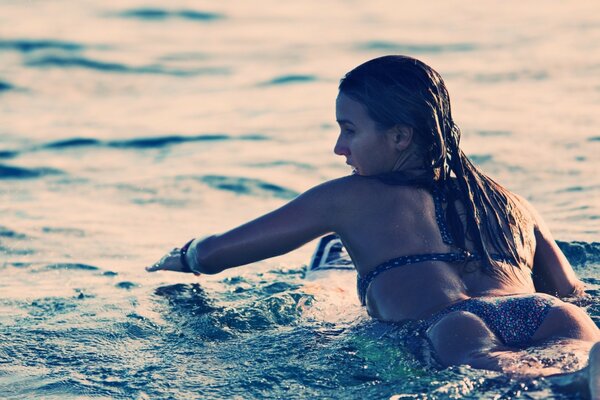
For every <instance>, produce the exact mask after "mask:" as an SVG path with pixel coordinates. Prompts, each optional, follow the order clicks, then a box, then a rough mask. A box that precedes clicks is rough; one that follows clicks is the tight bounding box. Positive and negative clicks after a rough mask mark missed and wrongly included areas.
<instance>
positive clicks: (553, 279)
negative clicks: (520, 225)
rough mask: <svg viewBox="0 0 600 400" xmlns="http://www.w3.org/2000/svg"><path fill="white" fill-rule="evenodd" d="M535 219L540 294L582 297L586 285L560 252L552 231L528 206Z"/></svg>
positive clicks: (535, 276) (536, 274) (536, 282)
mask: <svg viewBox="0 0 600 400" xmlns="http://www.w3.org/2000/svg"><path fill="white" fill-rule="evenodd" d="M528 208H529V209H530V212H531V213H532V215H533V217H534V218H535V240H536V247H535V257H534V260H533V282H534V285H535V289H536V291H538V292H544V293H548V294H552V295H554V296H558V297H566V296H581V295H583V294H585V292H584V288H585V285H584V284H583V282H581V281H580V280H579V278H577V276H576V275H575V271H573V268H572V267H571V264H570V263H569V260H567V258H566V257H565V255H564V254H563V252H562V251H561V250H560V248H559V247H558V245H557V244H556V241H555V240H554V237H553V236H552V233H551V232H550V229H548V227H547V226H546V223H545V222H544V220H543V219H542V217H541V216H540V215H539V214H538V213H537V211H536V210H535V209H534V208H533V206H531V205H530V204H528Z"/></svg>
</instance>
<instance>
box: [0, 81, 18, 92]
mask: <svg viewBox="0 0 600 400" xmlns="http://www.w3.org/2000/svg"><path fill="white" fill-rule="evenodd" d="M14 88H15V87H14V86H13V85H11V84H10V83H8V82H5V81H0V93H1V92H7V91H9V90H13V89H14Z"/></svg>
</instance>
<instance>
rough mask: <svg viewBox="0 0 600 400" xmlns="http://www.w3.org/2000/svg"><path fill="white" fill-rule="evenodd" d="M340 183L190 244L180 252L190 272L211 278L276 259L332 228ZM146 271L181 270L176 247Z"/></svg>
mask: <svg viewBox="0 0 600 400" xmlns="http://www.w3.org/2000/svg"><path fill="white" fill-rule="evenodd" d="M344 179H345V178H341V179H337V180H334V181H330V182H326V183H324V184H321V185H319V186H316V187H314V188H312V189H310V190H308V191H307V192H305V193H303V194H302V195H300V196H298V197H297V198H296V199H294V200H292V201H291V202H289V203H287V204H286V205H284V206H283V207H281V208H279V209H277V210H275V211H273V212H270V213H268V214H266V215H264V216H262V217H259V218H257V219H255V220H253V221H250V222H248V223H246V224H244V225H241V226H239V227H237V228H235V229H232V230H230V231H228V232H225V233H223V234H220V235H213V236H209V237H207V238H205V239H202V240H200V239H197V240H194V241H193V242H192V244H191V245H190V248H189V250H188V253H187V254H186V260H187V261H188V264H189V265H190V267H191V269H192V272H195V273H202V274H216V273H219V272H221V271H223V270H225V269H228V268H232V267H236V266H240V265H245V264H249V263H252V262H255V261H258V260H263V259H266V258H270V257H274V256H278V255H281V254H284V253H287V252H289V251H291V250H294V249H296V248H298V247H300V246H302V245H303V244H305V243H307V242H309V241H310V240H313V239H315V238H317V237H319V236H321V235H323V234H325V233H328V232H331V231H333V230H335V227H336V224H337V221H338V220H339V215H340V213H341V208H342V207H341V206H342V204H339V201H338V199H341V198H342V197H341V196H340V191H343V190H341V188H342V187H343V186H344V184H343V180H344ZM146 269H147V270H148V271H150V272H153V271H159V270H167V271H180V272H184V271H185V270H186V268H185V266H184V265H183V264H182V260H181V255H180V251H179V249H177V248H176V249H173V250H172V251H171V252H169V253H168V254H167V255H165V256H164V257H163V258H162V259H161V260H160V261H159V262H157V263H156V264H154V265H153V266H151V267H148V268H146Z"/></svg>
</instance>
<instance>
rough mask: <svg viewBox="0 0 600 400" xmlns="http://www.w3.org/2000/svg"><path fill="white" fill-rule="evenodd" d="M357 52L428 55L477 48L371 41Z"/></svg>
mask: <svg viewBox="0 0 600 400" xmlns="http://www.w3.org/2000/svg"><path fill="white" fill-rule="evenodd" d="M356 48H357V49H358V50H363V51H364V50H366V51H382V52H386V53H400V54H429V53H434V54H436V53H462V52H469V51H475V50H478V49H479V46H478V45H476V44H474V43H453V44H435V43H431V44H412V43H395V42H389V41H383V40H373V41H369V42H366V43H362V44H359V45H358V46H357V47H356Z"/></svg>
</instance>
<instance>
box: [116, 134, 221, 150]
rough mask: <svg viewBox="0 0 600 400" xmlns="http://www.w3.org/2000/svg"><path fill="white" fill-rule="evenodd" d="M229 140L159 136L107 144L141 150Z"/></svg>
mask: <svg viewBox="0 0 600 400" xmlns="http://www.w3.org/2000/svg"><path fill="white" fill-rule="evenodd" d="M228 139H231V137H230V136H228V135H222V134H215V135H197V136H177V135H173V136H159V137H153V138H139V139H129V140H119V141H112V142H108V143H107V145H108V146H110V147H117V148H135V149H143V148H149V147H164V146H168V145H172V144H179V143H185V142H212V141H221V140H228Z"/></svg>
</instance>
